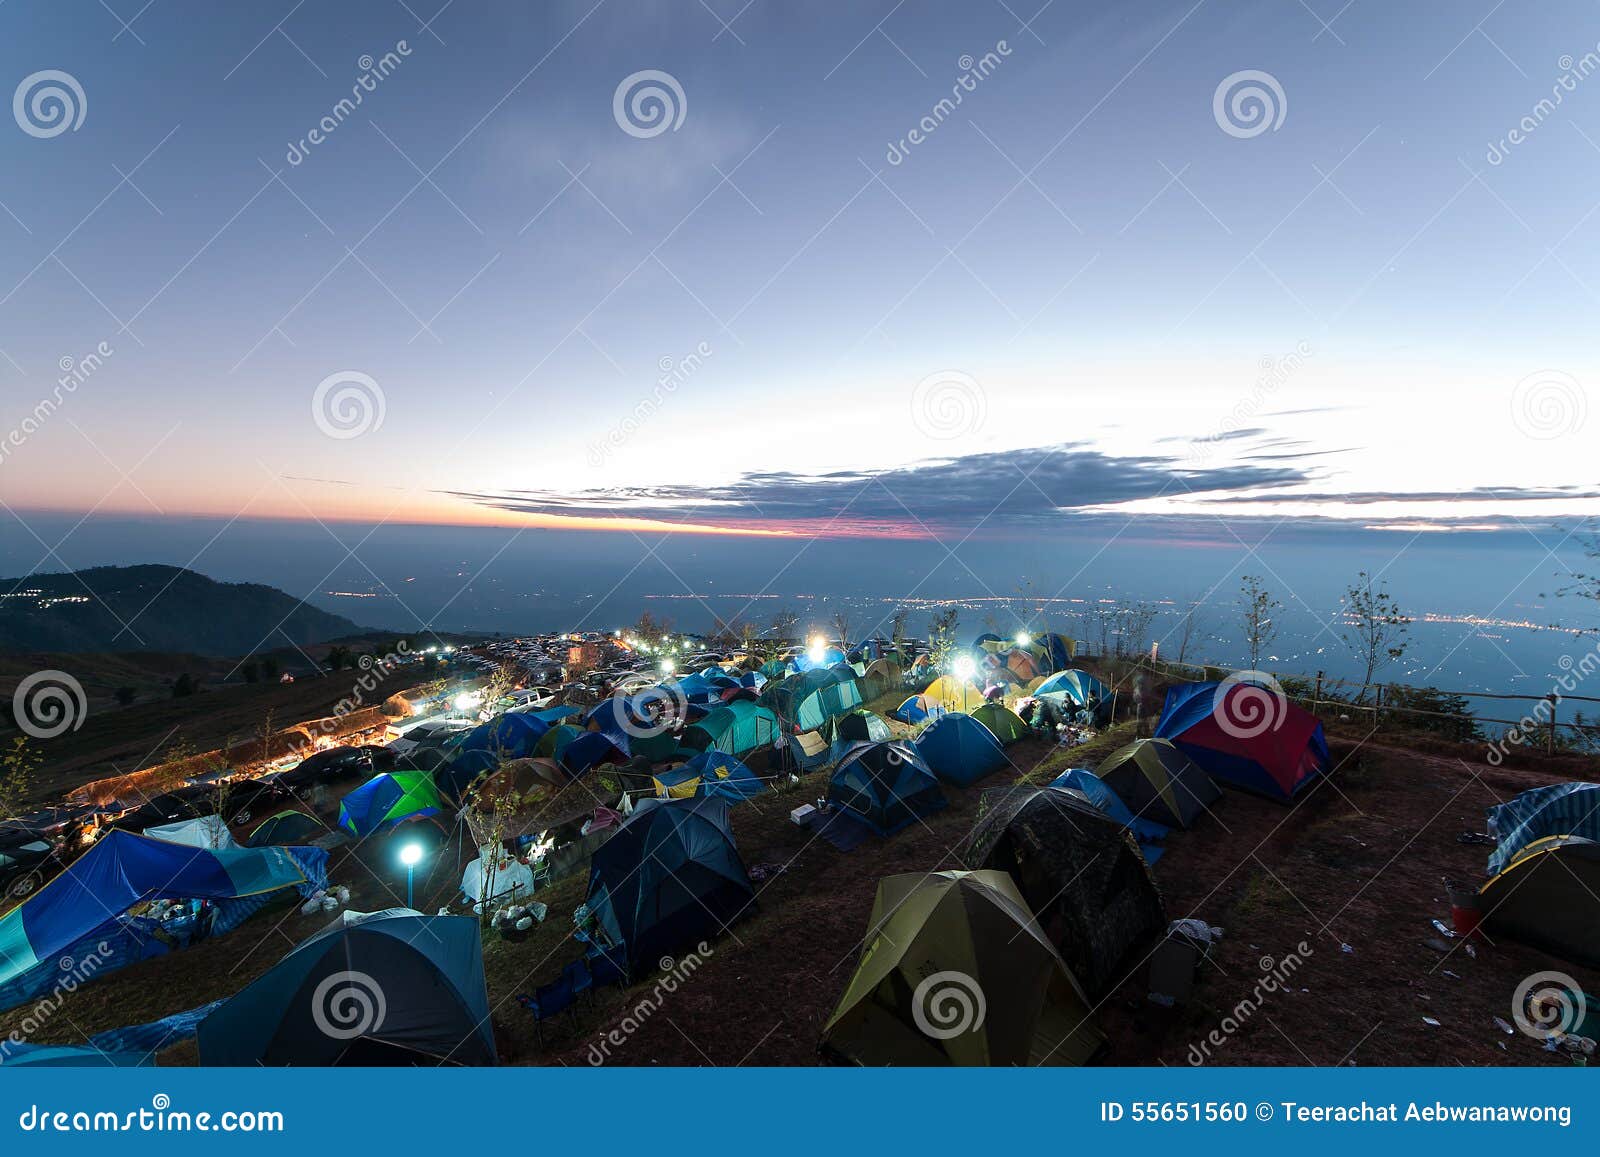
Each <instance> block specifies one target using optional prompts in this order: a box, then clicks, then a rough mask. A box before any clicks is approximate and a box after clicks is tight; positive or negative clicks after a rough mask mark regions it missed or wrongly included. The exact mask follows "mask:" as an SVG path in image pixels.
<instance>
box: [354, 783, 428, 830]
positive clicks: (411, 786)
mask: <svg viewBox="0 0 1600 1157" xmlns="http://www.w3.org/2000/svg"><path fill="white" fill-rule="evenodd" d="M443 810H444V801H443V800H441V799H440V798H439V789H438V788H437V787H435V786H434V783H433V776H432V775H430V774H429V773H428V772H425V771H390V772H385V773H383V774H382V775H375V776H373V777H372V778H371V779H369V780H367V782H366V783H364V784H362V785H361V786H360V787H358V788H356V789H355V790H354V791H352V792H351V793H350V794H349V795H347V796H345V797H344V800H343V801H342V802H341V803H340V804H339V826H340V827H341V828H344V829H345V830H346V831H348V832H350V833H351V834H352V835H356V836H369V835H371V834H372V833H373V832H376V831H378V830H380V829H382V828H384V827H387V826H390V825H393V824H397V823H401V822H402V821H404V820H408V819H420V818H422V817H424V816H431V815H438V814H439V813H440V812H441V811H443Z"/></svg>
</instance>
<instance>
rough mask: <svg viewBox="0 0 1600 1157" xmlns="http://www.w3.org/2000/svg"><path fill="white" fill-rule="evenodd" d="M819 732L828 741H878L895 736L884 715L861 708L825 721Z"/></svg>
mask: <svg viewBox="0 0 1600 1157" xmlns="http://www.w3.org/2000/svg"><path fill="white" fill-rule="evenodd" d="M817 734H818V735H819V736H821V737H822V739H823V741H824V742H826V743H878V742H880V741H882V740H886V739H893V738H894V733H893V732H892V731H890V730H889V725H888V724H887V723H885V722H884V721H883V718H882V716H879V715H876V714H874V713H873V712H871V711H866V710H861V709H857V710H855V711H847V712H845V713H844V714H843V715H835V716H834V717H833V718H832V719H828V720H826V721H824V723H823V724H822V726H821V727H819V728H818V729H817Z"/></svg>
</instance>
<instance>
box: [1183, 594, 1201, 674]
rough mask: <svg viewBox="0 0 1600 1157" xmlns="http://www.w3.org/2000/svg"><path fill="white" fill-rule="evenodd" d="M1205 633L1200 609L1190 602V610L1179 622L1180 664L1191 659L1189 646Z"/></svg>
mask: <svg viewBox="0 0 1600 1157" xmlns="http://www.w3.org/2000/svg"><path fill="white" fill-rule="evenodd" d="M1204 633H1205V621H1204V618H1203V617H1202V615H1201V612H1200V607H1199V605H1198V604H1197V603H1195V602H1194V601H1193V600H1191V601H1190V602H1189V609H1188V610H1186V611H1184V612H1183V617H1182V618H1181V619H1179V620H1178V662H1179V663H1184V662H1187V661H1188V658H1189V646H1190V644H1191V643H1193V642H1194V638H1195V636H1196V635H1197V634H1204Z"/></svg>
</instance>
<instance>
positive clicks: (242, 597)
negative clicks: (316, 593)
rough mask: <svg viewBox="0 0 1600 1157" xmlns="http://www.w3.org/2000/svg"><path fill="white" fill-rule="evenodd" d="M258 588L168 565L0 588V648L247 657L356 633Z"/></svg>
mask: <svg viewBox="0 0 1600 1157" xmlns="http://www.w3.org/2000/svg"><path fill="white" fill-rule="evenodd" d="M361 630H362V628H361V627H359V626H357V625H356V624H355V623H353V622H351V621H350V620H349V619H346V618H344V617H342V616H340V615H334V614H330V613H328V612H327V611H322V610H318V609H317V608H315V607H312V606H309V605H307V604H306V603H304V602H301V601H300V600H299V599H297V598H295V597H293V596H292V595H288V594H285V593H284V592H283V591H280V590H277V589H275V588H273V587H269V586H262V585H260V584H258V583H220V582H217V581H215V580H214V579H210V578H207V577H206V576H205V575H202V574H196V573H195V572H194V571H191V570H184V569H181V568H179V567H172V566H156V565H149V566H107V567H94V568H91V569H89V570H82V571H77V572H75V573H65V574H34V575H28V576H27V577H25V578H10V579H5V580H3V583H0V650H6V651H55V652H67V653H81V652H91V651H96V652H104V651H170V652H182V653H189V654H196V655H218V656H220V655H249V654H252V653H254V652H256V651H260V650H262V649H264V648H273V647H281V646H288V645H291V644H292V645H295V646H303V645H308V644H311V643H317V642H322V641H324V640H326V639H333V638H338V637H340V636H342V635H354V634H358V633H360V632H361Z"/></svg>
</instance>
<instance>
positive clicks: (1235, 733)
mask: <svg viewBox="0 0 1600 1157" xmlns="http://www.w3.org/2000/svg"><path fill="white" fill-rule="evenodd" d="M1156 738H1158V739H1166V740H1170V741H1171V742H1172V743H1173V744H1174V745H1175V746H1177V747H1179V748H1181V749H1182V750H1183V753H1184V754H1185V755H1187V756H1188V757H1189V758H1190V759H1192V760H1194V762H1195V763H1197V764H1199V765H1200V766H1201V767H1202V768H1204V769H1205V771H1206V773H1207V774H1209V775H1210V776H1211V777H1212V778H1213V779H1217V780H1221V781H1222V782H1223V783H1226V784H1231V785H1232V786H1234V787H1238V788H1243V789H1244V790H1246V791H1253V792H1256V793H1258V794H1260V795H1265V796H1268V797H1269V798H1271V799H1276V800H1279V801H1283V802H1287V801H1288V800H1290V799H1292V798H1294V795H1295V793H1296V792H1298V791H1300V790H1301V789H1302V788H1304V787H1305V786H1306V784H1308V783H1309V782H1311V780H1313V779H1314V778H1316V777H1317V776H1319V775H1321V774H1322V773H1323V772H1324V771H1326V770H1327V768H1328V763H1329V759H1328V741H1327V739H1326V738H1325V737H1324V736H1323V734H1322V723H1321V722H1320V721H1319V720H1318V719H1317V717H1316V716H1315V715H1313V714H1311V712H1309V711H1307V710H1306V709H1305V708H1303V707H1299V706H1296V705H1295V704H1293V703H1291V702H1289V700H1288V699H1287V698H1286V697H1285V696H1284V694H1283V692H1282V691H1281V690H1278V689H1277V688H1271V687H1263V686H1260V685H1258V684H1255V683H1246V682H1228V683H1178V684H1175V685H1173V686H1172V687H1169V688H1168V689H1167V699H1166V702H1165V703H1164V704H1163V705H1162V708H1161V718H1160V720H1159V721H1158V722H1157V723H1156Z"/></svg>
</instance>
